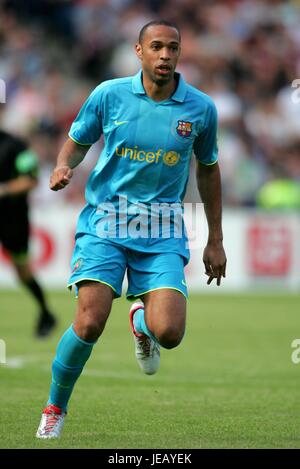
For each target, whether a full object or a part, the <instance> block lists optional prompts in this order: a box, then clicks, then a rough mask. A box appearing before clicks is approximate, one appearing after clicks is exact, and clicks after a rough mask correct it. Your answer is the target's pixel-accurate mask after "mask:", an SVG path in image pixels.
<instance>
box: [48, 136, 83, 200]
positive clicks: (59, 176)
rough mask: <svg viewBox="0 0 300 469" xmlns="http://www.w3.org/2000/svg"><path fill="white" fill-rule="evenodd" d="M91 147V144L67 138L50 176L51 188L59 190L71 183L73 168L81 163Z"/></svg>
mask: <svg viewBox="0 0 300 469" xmlns="http://www.w3.org/2000/svg"><path fill="white" fill-rule="evenodd" d="M89 148H90V145H80V144H78V143H76V142H74V141H73V140H72V139H70V138H68V139H67V140H66V142H65V143H64V145H63V147H62V149H61V150H60V152H59V155H58V157H57V163H56V167H55V168H54V170H53V173H52V174H51V177H50V189H52V190H53V191H59V190H60V189H63V188H64V187H66V186H67V185H68V184H69V182H70V180H71V178H72V176H73V169H74V168H75V167H76V166H78V165H79V164H80V163H81V161H82V160H83V158H84V157H85V155H86V153H87V152H88V150H89Z"/></svg>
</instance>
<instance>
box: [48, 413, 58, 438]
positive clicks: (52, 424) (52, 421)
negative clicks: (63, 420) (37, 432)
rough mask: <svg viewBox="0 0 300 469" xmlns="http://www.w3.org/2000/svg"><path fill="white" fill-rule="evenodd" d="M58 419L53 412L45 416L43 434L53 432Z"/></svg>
mask: <svg viewBox="0 0 300 469" xmlns="http://www.w3.org/2000/svg"><path fill="white" fill-rule="evenodd" d="M59 417H60V415H57V414H56V413H55V412H51V414H47V417H46V425H45V433H50V432H51V431H52V430H53V428H54V427H55V425H56V423H57V421H58V420H59Z"/></svg>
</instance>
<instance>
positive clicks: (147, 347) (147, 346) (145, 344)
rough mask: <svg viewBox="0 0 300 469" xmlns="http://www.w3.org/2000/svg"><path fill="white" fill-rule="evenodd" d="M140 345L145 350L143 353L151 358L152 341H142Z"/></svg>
mask: <svg viewBox="0 0 300 469" xmlns="http://www.w3.org/2000/svg"><path fill="white" fill-rule="evenodd" d="M140 345H141V347H142V349H143V353H144V354H145V355H146V356H147V357H149V356H150V352H151V340H149V339H146V340H140Z"/></svg>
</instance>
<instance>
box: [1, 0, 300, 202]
mask: <svg viewBox="0 0 300 469" xmlns="http://www.w3.org/2000/svg"><path fill="white" fill-rule="evenodd" d="M156 18H164V19H168V20H170V21H174V22H175V23H177V24H178V26H179V27H180V29H181V34H182V55H181V59H180V63H179V65H178V71H180V72H182V73H183V75H184V77H185V79H186V81H188V82H190V83H191V84H192V85H194V86H196V87H197V88H199V89H201V90H202V91H204V92H205V93H207V94H209V95H210V96H211V97H212V98H213V100H214V101H215V103H216V106H217V109H218V114H219V124H220V125H219V136H218V141H219V150H220V165H221V169H222V174H223V197H224V204H225V206H227V207H240V206H244V207H253V206H255V205H256V204H257V203H258V197H257V194H258V193H259V191H260V189H261V188H262V187H263V185H264V184H266V183H268V181H272V180H274V179H279V180H281V179H282V180H288V181H291V182H293V183H295V184H300V92H299V93H298V94H297V88H295V87H294V88H293V87H292V82H293V81H294V80H295V79H297V78H299V79H300V27H299V25H300V2H299V1H296V0H295V1H281V0H265V1H257V0H253V1H252V0H251V1H250V0H224V1H210V0H201V1H200V0H77V1H76V0H75V1H67V0H65V1H64V0H61V1H58V0H44V1H43V0H7V1H6V0H4V1H2V2H0V78H1V79H2V80H4V81H5V83H6V103H5V104H1V105H0V125H1V127H3V128H5V129H7V130H9V131H11V132H13V133H15V134H19V135H23V136H26V137H27V138H28V139H30V141H31V144H32V146H33V148H35V149H36V151H37V153H38V155H39V158H40V184H39V187H38V189H37V190H36V192H35V194H34V200H36V201H37V202H40V203H48V202H51V201H52V200H54V197H55V194H53V193H51V191H49V189H48V179H49V174H50V171H51V170H52V167H53V165H54V163H55V159H56V156H57V152H58V149H59V148H60V146H61V144H62V142H63V141H64V139H65V138H66V135H67V132H68V130H69V128H70V125H71V123H72V121H73V119H74V117H75V116H76V114H77V112H78V110H79V108H80V106H81V104H82V103H83V101H84V100H85V99H86V97H87V96H88V94H89V93H90V91H91V90H92V89H93V88H94V87H95V86H96V85H97V84H98V83H100V82H101V81H103V80H106V79H110V78H113V77H119V76H127V75H132V74H134V73H136V71H137V70H138V68H139V62H138V60H137V58H136V57H135V53H134V48H133V45H134V43H135V42H136V41H137V37H138V32H139V30H140V29H141V27H142V26H143V25H144V24H145V23H146V22H148V21H151V20H152V19H156ZM298 87H300V80H299V84H298ZM101 145H102V143H101V142H99V143H97V144H96V145H94V147H92V149H91V150H90V152H89V154H88V155H87V157H86V158H85V160H84V162H83V163H82V164H81V165H80V166H79V167H78V169H77V170H76V172H75V179H76V183H74V184H70V186H69V187H68V188H67V189H66V190H65V191H63V192H62V193H61V195H60V202H61V198H62V197H64V198H65V200H66V202H68V203H78V202H80V203H82V202H83V197H84V185H85V181H86V177H87V175H88V173H89V172H90V171H91V169H92V168H93V166H94V164H95V162H96V159H97V157H98V155H99V151H100V148H101ZM193 172H194V163H193V162H192V164H191V173H193ZM55 200H57V199H55ZM198 200H199V195H198V193H197V189H196V183H195V176H194V174H192V177H191V178H190V182H189V185H188V189H187V194H186V201H189V202H191V201H198Z"/></svg>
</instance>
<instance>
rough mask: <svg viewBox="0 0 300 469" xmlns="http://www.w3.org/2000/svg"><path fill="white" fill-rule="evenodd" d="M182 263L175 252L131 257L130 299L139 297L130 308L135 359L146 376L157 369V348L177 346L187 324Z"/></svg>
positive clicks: (185, 291) (185, 289)
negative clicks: (140, 300) (139, 300)
mask: <svg viewBox="0 0 300 469" xmlns="http://www.w3.org/2000/svg"><path fill="white" fill-rule="evenodd" d="M183 269H184V260H183V258H182V256H180V255H178V254H175V253H160V254H147V255H144V254H143V255H140V254H136V253H135V254H133V255H132V256H131V259H130V269H129V272H128V280H129V285H128V293H127V297H128V298H130V299H133V298H140V299H142V300H143V302H140V303H139V302H136V303H134V304H133V305H132V307H131V309H130V320H131V327H132V331H133V334H134V339H135V344H136V357H137V360H138V363H139V365H140V366H141V368H142V369H143V371H144V372H145V373H147V374H153V373H155V372H156V371H157V369H158V367H159V356H160V355H159V345H162V346H163V347H165V348H169V349H170V348H173V347H176V346H177V345H178V344H179V343H180V342H181V340H182V338H183V335H184V330H185V321H186V297H187V288H186V283H185V279H184V270H183Z"/></svg>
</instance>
